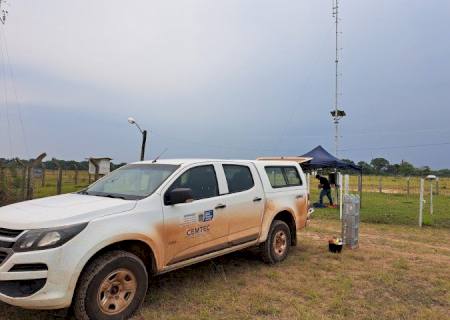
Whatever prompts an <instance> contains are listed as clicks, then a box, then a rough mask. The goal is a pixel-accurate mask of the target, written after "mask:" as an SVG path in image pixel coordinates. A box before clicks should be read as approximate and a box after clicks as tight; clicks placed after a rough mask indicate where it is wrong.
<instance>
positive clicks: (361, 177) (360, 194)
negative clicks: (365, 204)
mask: <svg viewBox="0 0 450 320" xmlns="http://www.w3.org/2000/svg"><path fill="white" fill-rule="evenodd" d="M362 193H363V176H362V173H361V174H360V175H358V194H359V207H360V208H362Z"/></svg>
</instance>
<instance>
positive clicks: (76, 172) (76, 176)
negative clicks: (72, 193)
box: [73, 165, 78, 186]
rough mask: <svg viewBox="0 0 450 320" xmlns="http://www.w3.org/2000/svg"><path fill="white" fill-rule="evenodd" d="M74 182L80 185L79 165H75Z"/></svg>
mask: <svg viewBox="0 0 450 320" xmlns="http://www.w3.org/2000/svg"><path fill="white" fill-rule="evenodd" d="M73 183H74V184H75V185H76V186H77V185H78V166H77V165H75V175H74V176H73Z"/></svg>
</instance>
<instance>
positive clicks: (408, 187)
mask: <svg viewBox="0 0 450 320" xmlns="http://www.w3.org/2000/svg"><path fill="white" fill-rule="evenodd" d="M410 180H411V177H408V178H406V194H407V196H408V197H409V195H410V182H411V181H410Z"/></svg>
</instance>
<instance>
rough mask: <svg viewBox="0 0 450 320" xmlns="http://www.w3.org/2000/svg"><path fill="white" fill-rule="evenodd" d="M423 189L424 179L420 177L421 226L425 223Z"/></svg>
mask: <svg viewBox="0 0 450 320" xmlns="http://www.w3.org/2000/svg"><path fill="white" fill-rule="evenodd" d="M423 189H424V179H420V204H419V227H422V224H423Z"/></svg>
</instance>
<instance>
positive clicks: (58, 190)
mask: <svg viewBox="0 0 450 320" xmlns="http://www.w3.org/2000/svg"><path fill="white" fill-rule="evenodd" d="M52 161H53V162H54V163H55V164H56V166H57V167H58V176H57V178H56V194H61V191H62V176H63V171H62V167H61V164H60V163H59V162H58V160H56V159H55V158H53V159H52Z"/></svg>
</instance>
